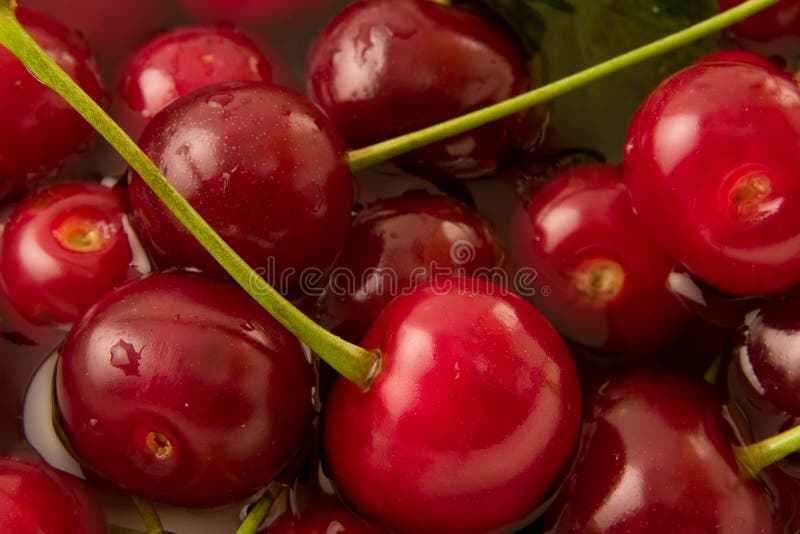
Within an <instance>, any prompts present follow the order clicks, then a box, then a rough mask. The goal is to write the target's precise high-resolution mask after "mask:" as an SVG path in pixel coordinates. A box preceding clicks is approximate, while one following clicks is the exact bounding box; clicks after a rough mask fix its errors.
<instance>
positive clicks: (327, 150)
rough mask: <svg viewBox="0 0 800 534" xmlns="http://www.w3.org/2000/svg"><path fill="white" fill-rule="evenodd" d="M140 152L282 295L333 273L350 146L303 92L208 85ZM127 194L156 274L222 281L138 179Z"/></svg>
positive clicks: (156, 122) (346, 219)
mask: <svg viewBox="0 0 800 534" xmlns="http://www.w3.org/2000/svg"><path fill="white" fill-rule="evenodd" d="M140 145H141V147H142V149H143V150H144V151H145V152H146V153H147V155H148V156H150V158H151V159H152V160H153V162H154V163H155V164H156V165H158V166H159V167H160V168H161V169H162V170H163V171H164V172H165V174H166V177H167V179H168V180H169V181H170V182H171V183H172V184H173V185H174V186H175V187H176V188H177V189H178V191H179V192H180V193H181V194H183V195H184V196H185V197H186V199H187V200H188V201H189V202H190V203H191V204H192V205H193V206H194V207H195V209H197V211H198V212H199V213H200V215H202V216H203V217H204V218H205V220H206V221H208V222H209V223H210V224H211V225H212V226H213V227H214V228H215V229H216V230H217V231H218V232H219V233H220V235H221V236H222V237H223V238H224V239H225V240H226V241H227V242H228V243H229V244H230V245H231V246H232V247H233V248H234V249H235V250H236V251H237V252H238V253H239V254H240V255H241V256H242V257H243V258H244V259H245V261H247V262H248V263H249V264H250V265H251V266H252V267H253V268H256V269H261V270H262V271H261V272H263V273H264V275H265V278H266V279H267V281H268V282H269V283H270V284H272V285H273V286H274V287H277V288H278V289H279V290H282V291H288V290H289V286H291V285H292V284H293V283H296V281H297V278H298V277H299V274H300V273H302V272H304V271H305V270H306V269H309V268H317V269H319V268H324V267H326V266H328V265H329V264H330V263H331V262H332V261H333V259H334V257H335V256H336V254H337V253H338V252H339V250H340V249H341V246H342V243H344V240H345V237H346V234H347V230H348V229H349V226H350V213H351V206H352V200H353V178H352V175H351V174H350V170H349V169H348V167H347V164H346V162H345V159H346V158H345V148H344V145H343V143H342V142H341V140H340V139H339V137H338V136H337V134H336V132H335V131H334V129H333V125H332V124H331V123H330V122H329V121H328V119H326V118H325V116H324V115H323V114H322V112H321V111H320V110H319V109H318V108H317V107H316V106H314V105H313V104H312V103H311V102H310V101H308V100H307V99H305V98H304V97H302V96H300V95H299V94H296V93H293V92H291V91H289V90H288V89H283V88H280V87H277V86H273V85H267V84H262V83H255V82H247V83H245V82H232V83H226V84H218V85H213V86H210V87H206V88H204V89H200V90H198V91H195V92H193V93H190V94H188V95H185V96H184V97H182V98H180V99H178V100H177V101H175V102H174V103H173V104H172V105H171V106H169V107H168V108H167V109H165V110H164V111H163V112H161V113H159V114H158V115H157V116H156V117H155V118H153V120H152V121H151V122H150V124H149V125H148V127H147V129H146V130H145V132H144V134H143V135H142V139H141V141H140ZM128 192H129V198H130V204H131V210H132V215H133V217H132V222H133V224H134V227H135V228H136V230H137V232H138V233H139V235H140V236H141V237H142V241H143V244H144V246H145V248H147V250H148V252H150V253H151V255H152V256H153V258H154V260H155V262H156V264H157V265H158V266H160V267H162V268H163V267H170V266H179V267H196V268H199V269H201V270H203V271H206V272H209V273H217V274H222V273H223V271H222V268H221V267H220V266H219V264H218V263H217V262H216V261H215V260H214V259H213V258H212V257H211V255H210V254H208V252H206V251H205V249H203V248H202V247H201V246H200V245H199V244H198V243H197V241H195V239H194V238H193V237H192V236H191V235H190V234H189V232H188V231H187V230H186V229H185V228H184V227H183V226H182V225H181V224H180V223H179V222H178V220H177V219H176V218H175V217H174V216H173V215H172V213H171V212H170V211H169V210H168V209H167V208H166V207H165V206H164V205H163V204H162V203H161V201H160V200H159V199H158V198H157V197H156V196H155V194H154V193H153V192H152V191H150V189H149V188H148V187H147V185H146V184H145V183H144V181H143V180H142V179H141V178H140V177H139V176H138V175H136V174H133V175H132V179H131V182H130V187H129V189H128Z"/></svg>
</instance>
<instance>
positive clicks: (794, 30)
mask: <svg viewBox="0 0 800 534" xmlns="http://www.w3.org/2000/svg"><path fill="white" fill-rule="evenodd" d="M742 2H744V0H717V3H718V4H719V7H720V9H722V10H723V11H724V10H726V9H730V8H732V7H736V6H738V5H739V4H741V3H742ZM733 31H734V32H735V33H736V35H739V36H741V37H746V38H748V39H755V40H757V41H771V40H773V39H777V38H779V37H784V36H786V35H798V34H800V1H798V0H780V1H779V2H778V3H777V4H775V5H774V6H771V7H768V8H767V9H765V10H763V11H761V12H760V13H757V14H755V15H753V16H751V17H749V18H747V19H745V20H743V21H742V22H739V23H738V24H735V25H734V26H733Z"/></svg>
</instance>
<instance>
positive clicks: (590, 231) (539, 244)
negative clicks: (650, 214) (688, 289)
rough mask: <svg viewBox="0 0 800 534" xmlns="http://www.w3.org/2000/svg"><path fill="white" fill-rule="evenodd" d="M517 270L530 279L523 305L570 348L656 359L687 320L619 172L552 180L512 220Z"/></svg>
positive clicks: (668, 265)
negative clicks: (528, 305) (532, 286)
mask: <svg viewBox="0 0 800 534" xmlns="http://www.w3.org/2000/svg"><path fill="white" fill-rule="evenodd" d="M511 235H512V246H511V251H512V255H513V256H514V263H515V264H516V265H518V266H519V267H521V268H527V269H532V270H533V271H534V272H535V273H536V286H537V288H538V290H537V291H535V292H531V293H532V294H531V295H530V300H531V302H533V304H534V305H535V306H536V307H537V308H539V310H540V311H542V313H544V314H545V316H547V318H548V319H550V320H551V321H552V322H553V324H554V325H555V327H556V329H558V331H559V332H560V333H561V334H563V335H564V336H566V337H568V338H569V339H571V340H574V341H577V342H579V343H582V344H584V345H587V346H589V347H592V348H595V349H601V350H603V351H605V352H608V353H610V354H613V355H617V356H624V357H642V356H650V357H652V356H654V355H655V353H656V351H657V350H658V349H659V348H662V347H663V346H665V344H667V343H669V342H671V341H672V340H673V339H674V338H675V337H677V336H678V335H679V334H680V333H681V331H682V330H683V328H684V327H685V326H686V324H687V322H688V320H689V314H688V312H687V311H686V309H685V308H684V307H683V305H682V304H681V302H680V300H679V299H678V298H677V297H676V296H675V295H674V294H673V293H672V292H671V291H670V290H669V287H668V281H669V278H670V275H671V274H672V273H673V271H674V269H675V268H676V264H675V261H674V260H673V259H671V258H669V257H668V256H667V255H666V254H665V253H664V252H663V251H662V250H661V249H660V248H659V247H658V246H657V245H656V244H655V242H654V241H653V239H652V238H651V237H650V235H649V234H648V233H647V232H646V231H645V229H644V228H643V227H642V225H641V223H640V222H639V220H638V219H637V217H636V215H635V214H634V212H633V208H632V207H631V204H630V198H629V194H628V188H627V187H626V185H625V182H624V181H623V179H622V170H621V169H620V168H619V167H616V166H611V165H590V166H586V167H579V168H575V169H572V170H569V171H566V172H563V173H562V174H560V175H558V176H557V177H556V178H554V179H553V180H552V181H551V182H549V183H548V184H547V185H545V186H544V187H542V188H541V189H540V190H538V191H537V192H536V193H535V194H534V195H533V197H532V198H531V199H530V201H529V202H528V203H527V204H526V205H524V206H523V207H522V209H521V210H520V211H519V212H518V213H517V215H516V216H515V218H514V223H513V227H512V231H511Z"/></svg>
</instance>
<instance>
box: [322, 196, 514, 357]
mask: <svg viewBox="0 0 800 534" xmlns="http://www.w3.org/2000/svg"><path fill="white" fill-rule="evenodd" d="M501 263H502V251H501V249H500V245H499V240H498V238H497V237H496V236H495V234H494V231H493V230H492V228H491V226H490V225H489V223H488V222H487V221H486V220H484V219H483V218H482V217H481V216H480V215H479V214H478V213H477V212H476V211H475V210H473V209H472V208H470V207H469V206H467V205H465V204H462V203H461V202H458V201H456V200H453V199H451V198H449V197H445V196H441V195H432V194H428V193H423V192H417V191H414V192H411V193H406V194H404V195H401V196H398V197H393V198H388V199H383V200H378V201H377V202H375V203H373V204H371V205H369V206H368V207H367V208H365V209H364V210H363V211H361V212H360V213H359V214H358V215H357V216H356V217H355V220H354V221H353V226H352V228H351V230H350V234H349V235H348V237H347V241H346V242H345V245H344V248H343V249H342V252H341V253H340V254H339V257H338V258H337V260H336V263H335V264H334V267H333V269H332V270H331V275H330V278H329V281H328V284H327V286H326V288H325V293H324V295H323V296H322V297H321V298H320V299H319V302H318V310H319V315H320V321H321V323H322V325H323V326H325V327H326V328H328V329H331V330H333V331H334V332H335V333H337V334H339V335H341V336H343V337H344V338H345V339H348V340H351V341H355V342H358V341H360V340H361V338H362V337H363V336H364V334H365V333H366V331H367V329H368V328H369V327H370V325H372V323H373V322H374V321H375V319H376V318H377V316H378V314H379V313H380V312H381V310H383V308H385V307H386V305H387V304H389V302H391V301H392V299H393V298H395V297H396V296H397V295H400V294H403V293H406V292H408V291H409V290H410V289H411V288H413V287H414V286H415V285H417V284H419V283H422V282H424V281H426V280H428V279H429V278H431V277H432V276H439V277H441V276H444V277H452V276H469V275H472V274H473V273H475V271H476V270H478V269H486V270H490V269H493V268H495V267H497V266H498V265H500V264H501Z"/></svg>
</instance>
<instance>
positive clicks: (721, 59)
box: [697, 49, 792, 78]
mask: <svg viewBox="0 0 800 534" xmlns="http://www.w3.org/2000/svg"><path fill="white" fill-rule="evenodd" d="M776 61H777V60H776ZM730 62H734V63H750V64H752V65H755V66H757V67H763V68H765V69H768V70H773V71H775V72H776V73H780V74H782V75H783V76H785V77H787V78H791V77H792V75H791V74H789V73H788V72H786V70H785V69H784V66H785V65H779V64H777V63H775V62H773V60H772V58H766V57H764V56H762V55H761V54H756V53H755V52H750V51H749V50H737V49H731V50H721V51H719V52H714V53H712V54H708V55H706V56H703V57H702V58H700V59H699V60H697V64H704V63H730Z"/></svg>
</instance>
